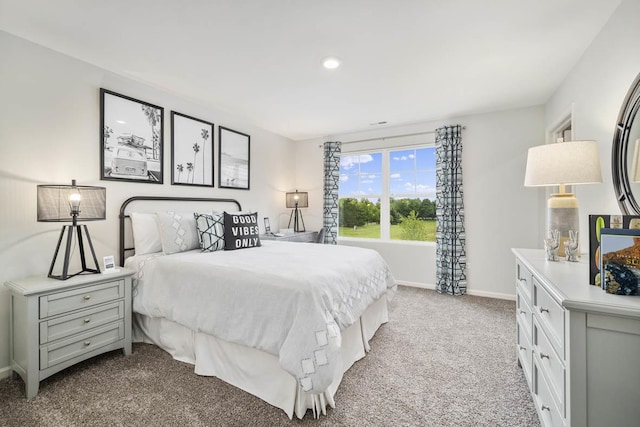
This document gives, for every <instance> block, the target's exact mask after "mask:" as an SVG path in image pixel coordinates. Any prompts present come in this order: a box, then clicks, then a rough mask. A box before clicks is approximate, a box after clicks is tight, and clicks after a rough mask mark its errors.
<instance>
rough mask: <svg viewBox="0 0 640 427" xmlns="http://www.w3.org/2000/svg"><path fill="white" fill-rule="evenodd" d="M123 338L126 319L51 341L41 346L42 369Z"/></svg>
mask: <svg viewBox="0 0 640 427" xmlns="http://www.w3.org/2000/svg"><path fill="white" fill-rule="evenodd" d="M121 339H124V321H120V322H114V323H111V324H109V325H105V326H101V327H98V328H94V329H91V330H90V331H88V332H85V333H83V334H79V335H74V336H72V337H70V338H67V339H64V340H60V341H56V342H54V343H50V344H48V345H45V346H42V347H40V369H47V368H50V367H52V366H55V365H57V364H59V363H63V362H65V361H67V360H69V359H73V358H74V357H78V356H81V355H83V354H85V353H89V352H91V351H93V350H95V349H97V348H100V347H103V346H105V345H108V344H111V343H114V342H116V341H119V340H121Z"/></svg>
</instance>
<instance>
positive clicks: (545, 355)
mask: <svg viewBox="0 0 640 427" xmlns="http://www.w3.org/2000/svg"><path fill="white" fill-rule="evenodd" d="M548 358H549V355H548V354H544V353H540V359H548Z"/></svg>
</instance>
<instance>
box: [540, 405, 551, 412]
mask: <svg viewBox="0 0 640 427" xmlns="http://www.w3.org/2000/svg"><path fill="white" fill-rule="evenodd" d="M540 409H541V410H543V411H549V412H551V408H550V407H548V406H547V405H545V404H544V403H543V404H542V405H540Z"/></svg>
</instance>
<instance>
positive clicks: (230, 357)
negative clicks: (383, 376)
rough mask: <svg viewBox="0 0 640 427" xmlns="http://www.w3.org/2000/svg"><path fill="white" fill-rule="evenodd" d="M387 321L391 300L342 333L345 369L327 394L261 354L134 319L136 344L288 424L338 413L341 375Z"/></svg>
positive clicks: (138, 317) (157, 322)
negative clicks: (245, 396)
mask: <svg viewBox="0 0 640 427" xmlns="http://www.w3.org/2000/svg"><path fill="white" fill-rule="evenodd" d="M387 321H388V313H387V297H386V296H383V297H381V298H380V299H378V300H377V301H376V302H374V303H373V304H371V305H370V306H369V307H368V308H367V309H366V310H365V312H364V313H363V314H362V316H361V317H360V319H359V321H357V322H356V323H354V324H353V325H351V326H350V327H348V328H347V329H345V330H344V331H342V344H341V351H340V354H341V356H342V369H341V370H340V374H339V375H338V377H337V378H334V380H333V382H332V383H331V385H330V386H329V387H328V388H327V390H326V391H324V392H323V393H318V394H308V393H304V392H303V391H302V389H301V388H300V386H299V385H298V382H297V381H296V379H295V378H294V377H293V376H292V375H291V374H290V373H288V372H287V371H285V370H283V369H282V368H281V367H280V364H279V362H278V357H277V356H274V355H272V354H269V353H266V352H264V351H261V350H257V349H254V348H250V347H246V346H243V345H241V344H235V343H231V342H228V341H224V340H221V339H219V338H216V337H214V336H211V335H207V334H205V333H203V332H194V331H192V330H190V329H189V328H187V327H185V326H182V325H180V324H178V323H175V322H172V321H170V320H167V319H165V318H153V317H148V316H144V315H141V314H139V313H134V322H133V326H134V331H133V332H134V333H133V338H134V341H135V342H145V343H150V344H155V345H157V346H159V347H160V348H162V349H163V350H165V351H167V352H168V353H169V354H171V356H172V357H173V358H174V359H176V360H179V361H182V362H185V363H190V364H192V365H195V368H194V370H195V373H196V374H198V375H203V376H214V377H217V378H219V379H221V380H223V381H225V382H227V383H229V384H231V385H233V386H235V387H238V388H240V389H242V390H244V391H246V392H248V393H251V394H253V395H254V396H257V397H259V398H260V399H262V400H264V401H265V402H267V403H269V404H271V405H273V406H275V407H277V408H280V409H282V410H283V411H284V412H285V413H286V414H287V416H288V417H289V419H292V418H293V414H294V413H295V414H296V416H297V417H298V418H302V417H304V415H305V413H306V412H307V409H311V410H312V411H313V414H314V416H315V417H318V415H319V414H326V411H327V405H328V406H330V407H332V408H335V402H334V399H333V398H334V396H335V393H336V391H337V389H338V386H339V385H340V382H341V381H342V376H343V374H344V373H345V372H346V371H347V370H348V369H349V368H350V367H351V366H352V365H353V364H354V363H355V362H356V361H358V360H360V359H362V358H363V357H364V356H365V354H366V352H368V351H369V350H370V347H369V340H371V338H372V337H373V335H374V334H375V332H376V331H377V330H378V328H379V327H380V325H382V324H383V323H386V322H387Z"/></svg>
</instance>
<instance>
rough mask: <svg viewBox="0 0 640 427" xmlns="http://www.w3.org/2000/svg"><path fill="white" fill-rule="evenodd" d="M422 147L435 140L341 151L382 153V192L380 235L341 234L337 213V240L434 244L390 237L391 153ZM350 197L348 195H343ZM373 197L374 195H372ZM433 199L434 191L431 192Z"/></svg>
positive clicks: (364, 196)
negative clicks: (357, 235)
mask: <svg viewBox="0 0 640 427" xmlns="http://www.w3.org/2000/svg"><path fill="white" fill-rule="evenodd" d="M422 148H434V149H435V142H425V143H424V144H411V145H399V146H397V147H371V148H360V149H357V150H353V151H342V152H341V153H340V157H342V156H360V155H363V154H372V153H381V155H382V177H381V180H382V182H381V184H382V193H381V194H380V237H378V238H375V237H366V238H365V237H346V236H341V235H340V232H339V228H340V218H339V215H338V236H337V238H338V241H341V240H342V241H357V242H372V243H390V244H404V245H419V246H434V245H435V242H434V241H420V240H398V239H391V197H392V195H391V153H392V152H396V151H403V150H419V149H422ZM411 171H412V172H414V173H416V172H417V169H415V168H414V169H412V170H411ZM433 173H434V175H435V173H436V168H435V167H434V170H433ZM421 194H423V193H415V194H411V195H409V194H398V195H396V196H399V197H404V198H410V197H412V196H413V197H420V196H421ZM344 197H350V196H344ZM374 197H375V196H374ZM433 197H434V199H433V200H435V192H434V193H433ZM338 198H339V199H340V198H341V197H340V192H339V190H338ZM361 198H370V197H367V195H361V196H358V199H361Z"/></svg>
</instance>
